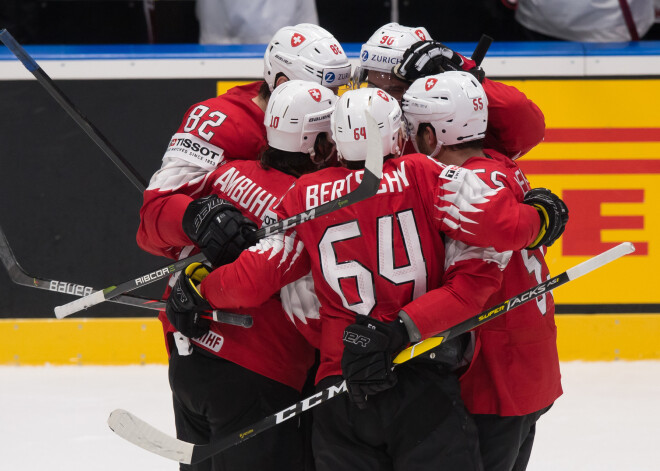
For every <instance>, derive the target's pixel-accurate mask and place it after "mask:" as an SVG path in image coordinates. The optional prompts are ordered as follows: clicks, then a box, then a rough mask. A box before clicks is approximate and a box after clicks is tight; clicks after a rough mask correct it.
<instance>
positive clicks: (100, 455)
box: [0, 361, 660, 471]
mask: <svg viewBox="0 0 660 471" xmlns="http://www.w3.org/2000/svg"><path fill="white" fill-rule="evenodd" d="M562 374H563V384H564V391H565V392H564V396H562V397H561V398H560V399H559V400H558V401H557V403H556V404H555V406H554V407H553V408H552V409H551V410H550V412H548V413H547V414H546V415H545V416H544V417H542V418H541V420H540V422H539V423H538V427H537V438H536V443H535V447H534V451H533V453H532V459H531V462H530V465H529V467H528V470H530V471H545V470H547V471H550V470H553V471H554V470H561V471H566V470H580V471H584V470H594V471H595V470H598V471H607V470H613V471H614V470H616V471H628V470H634V471H646V470H648V471H651V470H654V471H655V470H660V406H659V405H658V404H657V401H658V398H660V361H647V362H602V363H582V362H571V363H563V364H562ZM117 408H123V409H127V410H129V411H131V412H133V413H134V414H136V415H137V416H139V417H140V418H142V419H143V420H145V421H147V422H149V423H151V424H152V425H154V426H155V427H158V428H159V429H161V430H162V431H164V432H167V433H171V434H174V421H173V418H172V409H171V404H170V392H169V385H168V381H167V368H166V367H165V366H155V365H149V366H126V367H91V366H87V367H84V366H83V367H53V366H50V367H49V366H45V367H0V439H1V443H2V445H0V450H1V451H2V459H1V460H0V469H2V470H11V471H37V470H38V471H65V470H66V471H71V470H74V471H76V470H85V471H89V470H93V471H117V470H122V471H167V470H172V471H174V470H177V469H178V465H177V463H175V462H173V461H168V460H167V459H165V458H161V457H160V456H156V455H152V454H150V453H148V452H146V451H144V450H142V449H141V448H137V447H135V446H134V445H132V444H130V443H128V442H125V441H123V440H122V439H121V438H119V437H117V436H115V435H114V434H113V433H112V432H111V431H110V429H109V428H108V426H107V425H106V420H107V418H108V415H109V413H110V411H112V410H114V409H117Z"/></svg>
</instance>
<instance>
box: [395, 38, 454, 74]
mask: <svg viewBox="0 0 660 471" xmlns="http://www.w3.org/2000/svg"><path fill="white" fill-rule="evenodd" d="M448 70H459V71H460V70H463V58H462V57H461V56H460V54H457V53H455V52H454V51H452V50H451V49H449V48H448V47H447V46H445V45H444V44H442V43H440V42H438V41H432V40H426V41H417V42H416V43H415V44H413V45H412V46H410V47H409V48H408V49H406V52H405V53H404V54H403V58H402V59H401V62H399V63H398V64H397V65H395V66H394V67H393V68H392V73H393V74H394V75H396V76H397V77H398V78H400V79H401V80H405V81H406V82H410V83H412V82H414V81H415V80H417V79H418V78H420V77H426V76H428V75H435V74H440V73H442V72H446V71H448Z"/></svg>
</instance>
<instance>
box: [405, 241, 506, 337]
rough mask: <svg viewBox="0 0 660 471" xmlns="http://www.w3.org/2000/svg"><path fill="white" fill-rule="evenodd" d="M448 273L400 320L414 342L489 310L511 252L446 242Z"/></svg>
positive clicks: (410, 307)
mask: <svg viewBox="0 0 660 471" xmlns="http://www.w3.org/2000/svg"><path fill="white" fill-rule="evenodd" d="M445 245H446V257H445V274H444V277H443V281H442V285H441V287H440V288H437V289H434V290H431V291H429V292H428V293H426V294H424V295H422V296H420V297H419V298H417V299H415V300H413V301H412V302H410V303H408V304H407V305H406V306H404V307H403V308H402V311H401V312H400V313H399V317H400V318H401V319H402V320H403V323H404V324H405V325H406V328H407V330H408V334H409V335H410V339H411V341H413V342H417V341H419V340H423V339H425V338H428V337H431V336H433V335H435V334H437V333H439V332H442V331H444V330H446V329H449V328H450V327H453V326H455V325H456V324H459V323H460V322H463V321H464V320H466V319H468V318H470V317H471V316H474V315H475V314H476V313H478V312H481V311H482V310H484V309H485V307H486V306H485V303H486V301H487V300H488V298H489V297H490V296H491V295H492V294H493V293H494V292H495V291H497V290H498V289H499V287H500V285H501V283H502V276H503V273H502V271H503V270H504V268H506V265H507V263H508V262H509V259H510V258H511V252H497V251H495V250H494V249H492V248H479V247H472V246H468V245H466V244H464V243H462V242H458V241H455V240H452V239H447V241H446V244H445Z"/></svg>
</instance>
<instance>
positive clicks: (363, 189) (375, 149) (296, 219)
mask: <svg viewBox="0 0 660 471" xmlns="http://www.w3.org/2000/svg"><path fill="white" fill-rule="evenodd" d="M367 128H368V131H367V132H368V133H369V134H368V136H374V135H375V136H380V131H379V129H378V124H376V121H375V120H374V119H373V118H372V117H371V116H370V115H369V114H368V113H367ZM367 145H368V150H367V158H366V161H365V168H364V174H363V176H362V181H361V182H360V184H359V185H358V187H357V188H356V189H355V190H354V191H352V192H350V193H348V194H347V195H346V196H342V197H339V198H337V199H335V200H332V201H328V202H327V203H324V204H322V205H320V206H317V207H316V208H313V209H310V210H309V211H304V212H302V213H300V214H296V215H295V216H291V217H289V218H286V219H283V220H281V221H278V222H276V223H275V224H271V225H268V226H265V227H262V228H261V229H259V230H257V231H256V232H255V236H256V238H257V239H262V238H264V237H266V236H268V235H270V234H274V233H276V232H281V231H285V230H287V229H289V228H291V227H294V226H297V225H298V224H302V223H303V222H305V221H310V220H312V219H316V218H318V217H321V216H325V215H326V214H329V213H331V212H333V211H336V210H338V209H341V208H344V207H346V206H348V205H351V204H355V203H358V202H360V201H363V200H365V199H367V198H369V197H370V196H373V195H375V194H376V192H377V191H378V188H379V187H380V179H381V178H382V176H383V145H382V142H381V140H380V137H379V138H377V139H371V138H369V139H367ZM205 260H206V258H205V257H204V254H202V253H198V254H196V255H193V256H192V257H188V258H184V259H181V260H178V261H176V262H174V263H172V264H171V265H168V266H166V267H162V268H159V269H158V270H154V271H152V272H150V273H147V274H145V275H140V276H139V277H137V278H135V279H132V280H130V281H126V282H124V283H121V284H119V285H117V286H109V287H107V288H105V289H104V290H101V291H96V292H95V293H92V294H90V295H87V296H85V297H82V298H80V299H76V300H75V301H72V302H70V303H68V304H63V305H61V306H57V307H55V317H57V318H58V319H62V318H63V317H66V316H70V315H71V314H74V313H76V312H78V311H82V310H83V309H87V308H88V307H91V306H95V305H96V304H99V303H102V302H103V301H106V300H108V299H112V298H114V297H116V296H119V295H120V294H122V293H126V292H128V291H131V290H134V289H136V288H139V287H140V286H144V285H147V284H149V283H153V282H154V281H157V280H160V279H163V278H166V277H167V276H169V275H170V274H172V273H174V272H177V271H179V270H182V269H184V268H185V267H187V266H188V265H189V264H191V263H193V262H203V261H205Z"/></svg>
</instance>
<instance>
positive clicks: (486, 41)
mask: <svg viewBox="0 0 660 471" xmlns="http://www.w3.org/2000/svg"><path fill="white" fill-rule="evenodd" d="M492 43H493V38H491V37H490V36H488V35H486V34H482V35H481V38H480V39H479V42H478V43H477V47H475V48H474V52H472V57H471V59H472V60H473V61H474V62H475V63H476V64H477V66H479V65H481V63H482V62H483V60H484V57H486V53H487V52H488V48H489V47H490V45H491V44H492Z"/></svg>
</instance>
